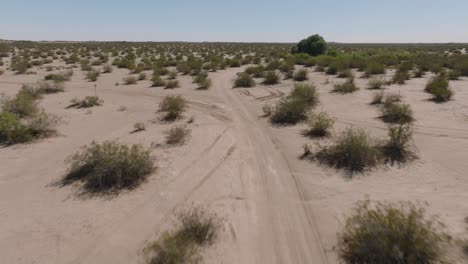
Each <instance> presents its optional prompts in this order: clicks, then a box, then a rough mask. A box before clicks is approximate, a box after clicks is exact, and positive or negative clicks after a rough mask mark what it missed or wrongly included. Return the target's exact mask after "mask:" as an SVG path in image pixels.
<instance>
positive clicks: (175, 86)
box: [165, 80, 179, 89]
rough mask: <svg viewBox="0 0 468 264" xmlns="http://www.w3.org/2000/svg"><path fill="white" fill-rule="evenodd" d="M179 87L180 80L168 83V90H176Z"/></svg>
mask: <svg viewBox="0 0 468 264" xmlns="http://www.w3.org/2000/svg"><path fill="white" fill-rule="evenodd" d="M178 87H179V81H178V80H168V81H167V82H166V86H165V88H166V89H174V88H178Z"/></svg>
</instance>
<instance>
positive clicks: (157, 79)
mask: <svg viewBox="0 0 468 264" xmlns="http://www.w3.org/2000/svg"><path fill="white" fill-rule="evenodd" d="M151 82H152V85H151V86H152V87H163V86H166V82H165V81H164V80H163V79H162V78H161V76H159V75H157V74H153V76H152V77H151Z"/></svg>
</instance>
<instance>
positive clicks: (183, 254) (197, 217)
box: [144, 207, 221, 264]
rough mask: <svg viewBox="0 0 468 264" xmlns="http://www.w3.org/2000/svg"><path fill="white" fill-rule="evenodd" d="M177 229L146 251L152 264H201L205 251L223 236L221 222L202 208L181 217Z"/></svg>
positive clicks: (188, 211) (179, 215)
mask: <svg viewBox="0 0 468 264" xmlns="http://www.w3.org/2000/svg"><path fill="white" fill-rule="evenodd" d="M177 220H178V223H177V226H176V228H175V229H174V230H172V231H170V232H165V233H164V234H163V235H162V236H161V237H160V239H159V240H158V241H156V242H153V243H151V244H149V245H148V246H147V247H146V248H145V250H144V251H145V253H146V254H147V256H148V262H147V263H150V264H176V263H177V264H184V263H198V261H199V260H200V259H199V258H198V257H196V256H197V254H198V253H199V251H200V250H201V248H202V247H204V246H208V245H211V244H212V243H213V242H214V241H215V240H216V237H217V235H218V233H219V229H220V227H221V219H220V218H219V217H218V216H217V215H216V214H214V213H210V212H208V211H206V209H204V208H202V207H196V208H192V209H189V210H187V211H184V212H180V213H178V214H177Z"/></svg>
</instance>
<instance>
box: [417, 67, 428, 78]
mask: <svg viewBox="0 0 468 264" xmlns="http://www.w3.org/2000/svg"><path fill="white" fill-rule="evenodd" d="M425 74H426V71H424V69H422V68H418V69H417V70H416V71H415V72H414V78H422V77H423V76H424V75H425Z"/></svg>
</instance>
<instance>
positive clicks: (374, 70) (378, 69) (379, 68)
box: [364, 61, 385, 77]
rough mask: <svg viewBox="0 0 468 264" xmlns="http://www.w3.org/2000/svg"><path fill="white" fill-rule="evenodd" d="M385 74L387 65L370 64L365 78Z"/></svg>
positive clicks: (367, 66)
mask: <svg viewBox="0 0 468 264" xmlns="http://www.w3.org/2000/svg"><path fill="white" fill-rule="evenodd" d="M377 74H385V65H383V64H382V63H379V62H375V61H372V62H369V63H367V65H366V68H365V69H364V76H365V77H370V76H371V75H377Z"/></svg>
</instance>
